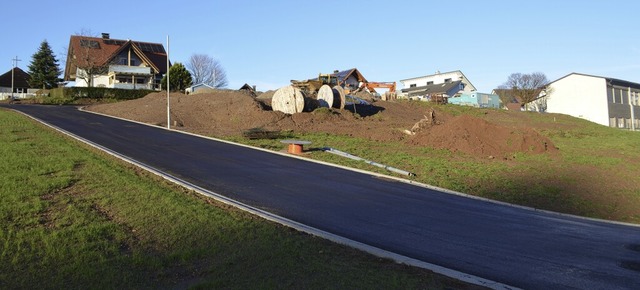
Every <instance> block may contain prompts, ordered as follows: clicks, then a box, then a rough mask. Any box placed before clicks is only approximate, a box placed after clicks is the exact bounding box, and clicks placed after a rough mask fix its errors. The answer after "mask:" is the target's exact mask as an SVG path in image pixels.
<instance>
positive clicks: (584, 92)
mask: <svg viewBox="0 0 640 290" xmlns="http://www.w3.org/2000/svg"><path fill="white" fill-rule="evenodd" d="M549 86H550V87H551V89H552V92H551V94H550V96H549V97H548V98H547V112H549V113H560V114H567V115H570V116H573V117H577V118H582V119H586V120H589V121H591V122H594V123H598V124H601V125H604V126H609V113H608V103H607V84H606V79H604V78H600V77H593V76H586V75H578V74H572V75H569V76H567V77H565V78H563V79H560V80H558V81H556V82H554V83H552V84H550V85H549Z"/></svg>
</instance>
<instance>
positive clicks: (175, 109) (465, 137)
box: [87, 90, 556, 158]
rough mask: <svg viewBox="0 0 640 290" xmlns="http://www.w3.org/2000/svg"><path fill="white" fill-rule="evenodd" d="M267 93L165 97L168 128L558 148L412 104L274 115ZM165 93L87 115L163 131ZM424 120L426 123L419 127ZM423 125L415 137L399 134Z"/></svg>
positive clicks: (527, 133) (523, 132)
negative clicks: (168, 116)
mask: <svg viewBox="0 0 640 290" xmlns="http://www.w3.org/2000/svg"><path fill="white" fill-rule="evenodd" d="M268 97H269V95H268V94H266V95H261V96H258V97H257V98H256V97H253V96H251V95H250V94H247V93H245V92H241V91H230V90H220V91H214V92H211V93H205V94H194V95H183V94H178V93H174V94H171V96H170V102H171V104H170V106H171V120H172V124H171V125H172V126H173V127H174V128H176V129H178V130H184V131H189V132H193V133H198V134H204V135H210V136H221V137H224V136H238V135H242V134H243V132H246V131H248V130H251V129H255V128H259V129H260V130H266V131H293V132H301V133H305V132H325V133H330V134H338V135H347V136H353V137H359V138H366V139H370V140H374V141H404V143H405V144H408V145H411V146H430V147H434V148H442V149H448V150H451V151H454V152H464V153H467V154H471V155H476V156H482V157H487V156H494V157H498V158H502V157H504V156H508V155H509V154H512V153H514V152H531V153H543V152H549V151H553V150H556V149H555V147H554V146H553V144H552V143H551V141H550V140H548V139H547V138H545V137H543V136H541V135H539V134H538V133H536V132H535V131H533V130H531V129H527V128H518V129H516V128H510V127H504V126H499V125H496V124H494V123H490V122H487V121H485V120H483V119H480V118H477V117H472V116H468V115H462V116H459V117H452V116H450V115H448V114H445V113H442V112H439V111H438V109H437V107H436V108H435V109H431V108H428V107H426V106H425V105H424V104H421V103H418V102H383V101H378V102H375V103H374V104H373V105H371V106H369V105H357V106H347V107H346V108H345V110H334V109H328V108H320V109H317V110H315V111H313V112H310V113H298V114H293V115H287V114H284V113H282V112H275V111H272V110H271V108H270V100H269V98H268ZM166 102H167V101H166V93H153V94H149V95H147V96H146V97H144V98H140V99H137V100H131V101H125V102H119V103H113V104H100V105H92V106H89V107H87V110H90V111H96V112H100V113H104V114H108V115H113V116H117V117H122V118H125V119H131V120H136V121H140V122H145V123H150V124H154V125H158V126H166V119H167V115H166V114H167V111H166V106H167V103H166ZM425 118H427V119H428V121H429V122H425V121H424V120H425ZM421 120H423V121H422V122H423V123H425V124H422V125H421V128H420V130H416V132H415V135H408V134H405V132H406V131H407V130H409V129H412V127H414V126H415V125H416V123H418V122H420V121H421Z"/></svg>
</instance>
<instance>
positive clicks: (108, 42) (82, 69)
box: [64, 33, 168, 90]
mask: <svg viewBox="0 0 640 290" xmlns="http://www.w3.org/2000/svg"><path fill="white" fill-rule="evenodd" d="M167 69H168V68H167V53H166V51H165V49H164V46H163V45H162V44H160V43H150V42H141V41H133V40H120V39H112V38H110V37H109V34H108V33H103V34H102V37H88V36H82V35H73V36H71V38H70V40H69V48H68V52H67V62H66V65H65V70H64V80H65V81H68V82H75V84H74V86H76V87H107V88H119V89H148V90H160V81H161V80H162V77H163V76H164V74H166V73H167Z"/></svg>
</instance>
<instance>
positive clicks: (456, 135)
mask: <svg viewBox="0 0 640 290" xmlns="http://www.w3.org/2000/svg"><path fill="white" fill-rule="evenodd" d="M408 143H410V144H413V145H417V146H429V147H434V148H440V149H448V150H451V151H453V152H458V151H460V152H464V153H467V154H471V155H479V156H493V157H502V158H508V157H509V155H511V154H513V153H516V152H528V153H545V152H555V151H557V149H556V148H555V147H554V146H553V143H552V142H551V140H549V139H548V138H546V137H544V136H542V135H540V134H538V133H537V132H535V131H533V130H531V129H529V128H519V129H515V128H509V127H504V126H500V125H496V124H493V123H489V122H487V121H485V120H483V119H480V118H477V117H473V116H469V115H461V116H458V117H454V118H452V119H450V120H449V121H447V122H444V123H443V124H441V125H434V126H431V127H428V128H424V129H423V130H421V131H419V132H418V133H417V134H416V135H415V136H414V138H412V139H410V140H408Z"/></svg>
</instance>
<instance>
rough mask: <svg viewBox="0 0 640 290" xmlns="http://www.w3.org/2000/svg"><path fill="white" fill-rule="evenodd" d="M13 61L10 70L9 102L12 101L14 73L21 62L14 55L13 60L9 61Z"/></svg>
mask: <svg viewBox="0 0 640 290" xmlns="http://www.w3.org/2000/svg"><path fill="white" fill-rule="evenodd" d="M11 60H12V61H13V67H12V68H11V100H12V101H13V79H14V76H13V75H14V71H15V70H16V67H17V66H18V62H19V61H22V60H21V59H18V56H17V55H16V57H15V58H13V59H11Z"/></svg>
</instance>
